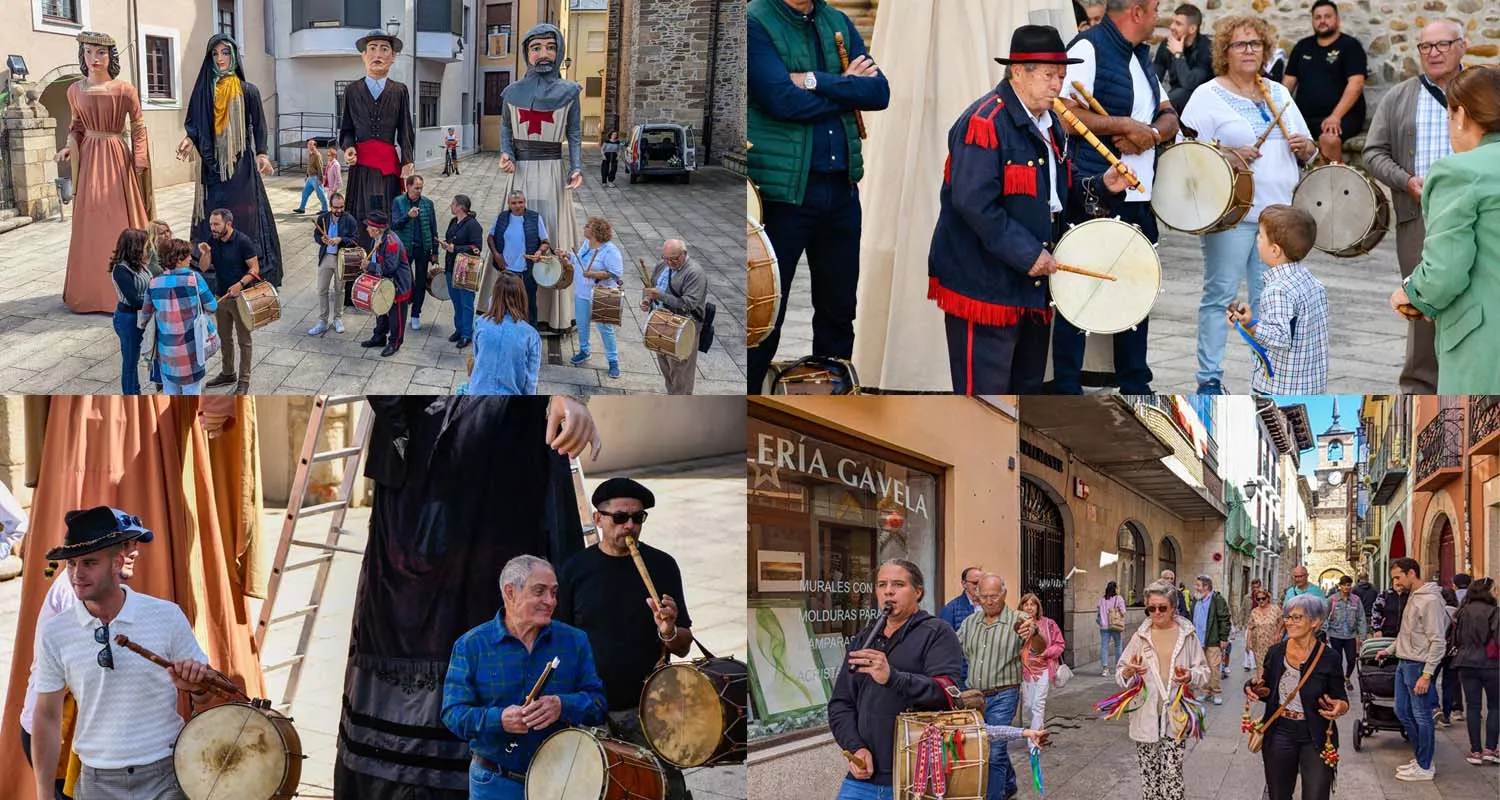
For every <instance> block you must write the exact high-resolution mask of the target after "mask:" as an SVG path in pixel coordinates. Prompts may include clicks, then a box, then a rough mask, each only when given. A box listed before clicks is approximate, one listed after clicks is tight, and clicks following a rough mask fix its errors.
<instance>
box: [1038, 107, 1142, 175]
mask: <svg viewBox="0 0 1500 800" xmlns="http://www.w3.org/2000/svg"><path fill="white" fill-rule="evenodd" d="M1052 110H1054V111H1056V112H1057V113H1058V115H1059V116H1061V117H1062V118H1063V121H1064V122H1066V123H1068V124H1069V125H1072V126H1073V130H1075V131H1078V135H1079V136H1082V137H1083V139H1084V141H1086V142H1088V143H1089V144H1090V145H1092V146H1093V148H1094V150H1096V151H1098V153H1099V155H1101V156H1104V160H1106V161H1108V162H1109V163H1110V166H1112V167H1114V168H1115V169H1117V170H1119V171H1120V174H1121V175H1124V176H1125V180H1126V181H1128V182H1129V183H1130V188H1132V189H1134V190H1136V191H1137V192H1144V191H1146V190H1145V189H1143V188H1141V181H1140V179H1139V178H1137V177H1136V176H1135V173H1134V172H1131V171H1130V167H1127V166H1125V162H1123V161H1121V160H1120V159H1118V158H1115V154H1114V153H1111V152H1110V151H1109V148H1108V147H1105V146H1104V143H1103V142H1101V141H1099V137H1097V136H1095V135H1094V132H1093V131H1091V130H1089V129H1088V126H1087V125H1084V124H1083V123H1082V122H1080V121H1079V120H1078V117H1077V116H1075V115H1074V114H1073V112H1072V111H1069V110H1068V107H1067V106H1065V105H1063V101H1062V100H1059V99H1057V98H1053V99H1052Z"/></svg>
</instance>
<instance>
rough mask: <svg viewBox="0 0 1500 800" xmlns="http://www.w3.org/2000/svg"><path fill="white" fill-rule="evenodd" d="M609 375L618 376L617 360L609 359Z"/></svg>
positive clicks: (618, 366) (618, 363) (618, 365)
mask: <svg viewBox="0 0 1500 800" xmlns="http://www.w3.org/2000/svg"><path fill="white" fill-rule="evenodd" d="M609 377H611V378H618V377H620V362H618V361H611V362H609Z"/></svg>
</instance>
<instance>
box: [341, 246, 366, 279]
mask: <svg viewBox="0 0 1500 800" xmlns="http://www.w3.org/2000/svg"><path fill="white" fill-rule="evenodd" d="M337 257H338V260H339V274H340V276H341V279H342V280H343V282H344V283H350V282H353V281H357V280H359V276H361V275H363V274H365V262H366V261H368V260H369V258H370V254H369V253H368V252H366V251H365V249H364V248H363V247H359V246H357V245H356V246H354V247H345V248H342V249H340V250H339V252H338V256H337Z"/></svg>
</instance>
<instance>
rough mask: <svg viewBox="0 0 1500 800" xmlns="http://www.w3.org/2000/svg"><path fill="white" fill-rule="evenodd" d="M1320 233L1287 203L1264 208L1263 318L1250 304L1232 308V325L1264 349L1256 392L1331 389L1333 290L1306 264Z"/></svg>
mask: <svg viewBox="0 0 1500 800" xmlns="http://www.w3.org/2000/svg"><path fill="white" fill-rule="evenodd" d="M1317 237H1318V226H1317V223H1316V222H1314V221H1313V218H1312V215H1311V214H1308V213H1307V212H1306V211H1303V210H1302V209H1300V208H1293V207H1292V206H1288V205H1273V206H1267V207H1266V209H1265V210H1264V211H1262V212H1260V232H1259V233H1258V234H1257V235H1256V237H1255V244H1256V247H1257V248H1258V250H1259V253H1260V260H1261V261H1262V262H1263V263H1265V265H1266V266H1267V267H1269V268H1270V269H1269V270H1268V271H1267V272H1266V277H1265V282H1266V285H1265V290H1264V291H1262V292H1261V296H1260V311H1261V314H1260V318H1259V319H1256V318H1255V317H1254V315H1253V314H1252V313H1251V310H1250V306H1249V305H1248V304H1246V303H1236V304H1234V305H1232V306H1230V308H1229V313H1228V317H1229V324H1230V325H1231V326H1233V325H1235V324H1236V323H1237V324H1238V325H1239V326H1240V327H1241V328H1243V329H1244V330H1245V331H1246V332H1247V333H1249V334H1250V335H1251V337H1253V339H1254V340H1255V341H1256V342H1258V343H1259V344H1260V346H1261V347H1262V348H1263V349H1264V351H1265V352H1264V359H1261V358H1257V359H1256V360H1255V369H1254V374H1253V375H1252V376H1251V379H1250V391H1252V392H1254V393H1256V394H1323V393H1324V392H1326V391H1327V390H1328V293H1327V291H1326V290H1325V289H1324V288H1323V284H1321V283H1319V282H1318V279H1317V278H1314V277H1313V274H1312V273H1311V272H1309V271H1308V269H1307V267H1305V266H1303V265H1302V259H1304V258H1306V257H1307V254H1308V253H1309V252H1311V251H1312V248H1313V242H1314V241H1315V240H1316V239H1317Z"/></svg>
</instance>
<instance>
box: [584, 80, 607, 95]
mask: <svg viewBox="0 0 1500 800" xmlns="http://www.w3.org/2000/svg"><path fill="white" fill-rule="evenodd" d="M603 94H604V79H603V78H584V79H583V96H584V97H599V96H601V95H603Z"/></svg>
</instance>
